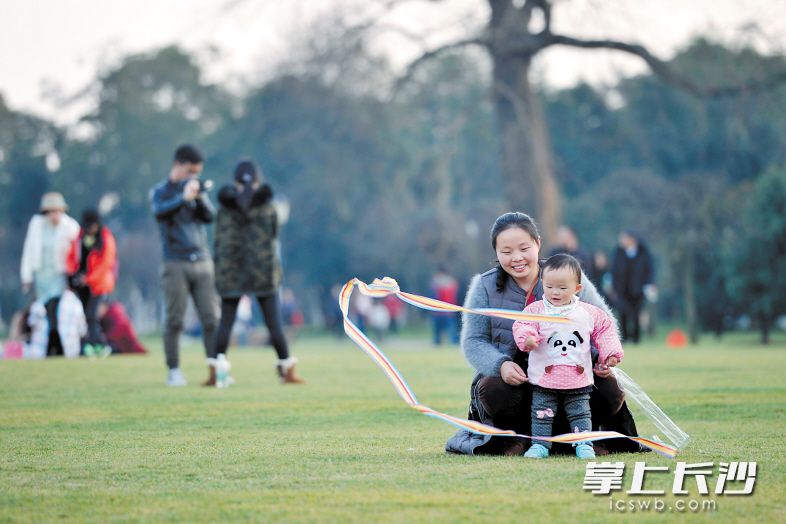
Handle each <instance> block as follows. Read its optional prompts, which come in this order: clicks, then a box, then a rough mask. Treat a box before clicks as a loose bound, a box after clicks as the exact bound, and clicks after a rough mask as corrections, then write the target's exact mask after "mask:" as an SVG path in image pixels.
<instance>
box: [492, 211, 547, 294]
mask: <svg viewBox="0 0 786 524" xmlns="http://www.w3.org/2000/svg"><path fill="white" fill-rule="evenodd" d="M514 227H517V228H519V229H523V230H524V231H526V232H527V233H528V234H529V236H531V237H532V239H533V240H535V241H537V240H538V239H539V238H540V234H538V226H536V225H535V221H534V220H532V217H530V216H529V215H527V214H526V213H520V212H518V211H512V212H510V213H505V214H504V215H502V216H500V217H498V218H497V219H496V220H495V221H494V225H493V226H491V247H492V248H494V250H496V249H497V237H498V236H499V234H500V233H502V232H503V231H505V230H506V229H512V228H514ZM508 276H509V275H508V274H507V272H505V270H504V269H502V266H501V265H500V264H499V261H497V291H499V292H500V293H501V292H502V290H503V289H505V283H506V282H507V281H508Z"/></svg>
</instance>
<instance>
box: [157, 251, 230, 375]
mask: <svg viewBox="0 0 786 524" xmlns="http://www.w3.org/2000/svg"><path fill="white" fill-rule="evenodd" d="M161 283H162V285H163V287H164V300H165V303H166V322H165V326H164V353H165V354H166V365H167V367H168V368H169V369H173V368H176V367H179V366H180V333H181V332H182V331H183V318H184V317H185V315H186V306H187V304H188V295H191V298H192V299H193V300H194V306H195V307H196V311H197V315H198V316H199V322H200V323H201V324H202V340H203V342H204V344H205V354H206V355H209V354H210V347H211V345H212V344H213V333H214V332H215V330H216V326H217V324H218V297H217V295H216V288H215V283H214V276H213V261H212V260H199V261H197V262H188V261H179V260H177V261H174V260H169V261H166V262H164V265H163V268H162V271H161Z"/></svg>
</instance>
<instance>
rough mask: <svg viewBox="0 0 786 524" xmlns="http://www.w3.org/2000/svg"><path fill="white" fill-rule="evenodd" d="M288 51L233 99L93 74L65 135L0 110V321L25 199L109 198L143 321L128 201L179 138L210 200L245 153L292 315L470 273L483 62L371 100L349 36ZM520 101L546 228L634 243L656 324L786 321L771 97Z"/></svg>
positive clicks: (483, 126)
mask: <svg viewBox="0 0 786 524" xmlns="http://www.w3.org/2000/svg"><path fill="white" fill-rule="evenodd" d="M331 42H332V43H331ZM295 55H296V56H297V58H296V59H294V58H293V61H292V62H291V63H290V64H288V65H287V66H284V67H282V68H281V70H280V71H279V73H278V74H276V75H274V76H273V77H272V78H270V79H268V80H266V81H264V82H259V83H258V84H257V85H249V86H247V88H246V89H245V90H244V91H243V92H242V93H237V92H231V91H229V90H228V89H226V88H224V87H223V86H221V85H217V84H211V83H208V82H207V81H206V80H205V79H204V75H203V72H202V70H201V68H200V66H199V65H198V62H197V60H196V59H195V57H193V56H191V55H189V54H188V53H186V52H184V51H183V50H181V49H178V48H174V47H169V48H164V49H160V50H157V51H155V52H151V53H146V54H140V55H134V56H129V57H127V58H125V59H124V60H123V61H122V63H120V64H118V65H117V66H116V67H114V68H111V69H109V70H106V71H104V72H103V73H101V74H100V75H99V77H98V78H96V80H95V82H94V83H93V85H92V86H91V89H90V90H88V92H87V93H86V94H85V95H84V96H89V97H92V98H91V99H92V100H95V104H94V107H93V109H92V110H91V111H89V112H88V113H87V114H85V115H84V117H83V118H82V119H81V120H80V122H79V123H78V124H76V125H73V126H69V127H59V126H57V125H55V124H54V123H52V122H48V121H46V120H43V119H40V118H36V117H33V116H31V115H27V114H24V113H19V112H15V111H12V110H10V109H8V108H7V107H6V106H5V104H4V103H3V102H2V99H0V248H1V249H2V251H0V253H2V254H1V255H0V267H2V272H0V275H2V279H1V280H0V300H1V302H0V305H2V312H3V315H4V317H5V319H6V320H7V319H8V317H9V316H10V314H11V313H12V312H13V311H14V310H15V309H16V308H17V307H19V306H20V305H21V300H22V297H21V294H20V291H19V280H18V279H19V276H18V264H19V257H20V254H21V247H22V241H23V238H24V234H25V230H26V225H27V222H28V220H29V218H30V216H31V215H32V214H33V213H35V212H36V210H37V206H38V202H39V198H40V195H41V194H42V193H43V192H44V191H46V190H57V191H61V192H62V193H63V194H64V195H65V197H66V199H67V201H68V202H69V204H70V205H71V208H72V215H74V216H78V215H79V213H80V211H81V209H83V208H84V207H86V206H95V205H97V204H98V202H99V201H100V200H102V199H103V201H104V202H105V203H111V202H112V201H116V202H117V205H116V206H114V207H113V209H112V211H111V212H110V213H109V215H108V217H107V221H108V223H109V225H110V227H112V228H113V230H114V231H115V233H116V236H117V238H118V245H119V257H120V275H121V277H120V281H119V288H118V291H117V294H118V295H119V297H120V298H121V300H124V301H125V302H127V303H129V302H130V303H131V304H130V305H131V306H132V308H131V309H132V311H134V312H135V313H136V315H137V316H139V315H141V314H142V313H144V312H149V313H151V314H152V313H154V312H155V309H156V307H157V306H156V304H157V301H158V264H157V261H158V260H159V259H160V258H159V257H160V247H159V241H158V236H157V231H156V228H155V224H154V221H153V219H152V217H151V216H150V212H149V209H148V191H149V189H150V188H151V187H152V186H153V185H154V184H155V183H156V182H158V181H159V180H161V179H163V178H164V177H166V175H167V173H168V169H169V165H170V163H171V155H172V151H173V149H174V147H175V146H176V145H177V144H178V143H181V142H191V143H195V144H197V145H199V146H200V147H201V148H202V149H203V150H204V151H205V153H206V154H207V162H206V169H205V174H204V175H203V176H204V177H205V178H210V179H213V180H214V181H215V182H216V183H217V184H221V183H224V182H226V181H229V180H230V173H231V169H232V167H233V165H234V163H235V162H236V160H237V159H238V158H239V157H241V156H252V157H254V158H255V159H256V160H257V161H258V162H259V164H260V165H261V167H262V168H263V170H264V173H265V176H266V177H267V178H268V180H269V181H270V182H271V183H272V185H273V187H274V190H275V191H276V193H277V195H278V196H279V197H285V198H286V199H287V201H288V202H289V204H290V216H289V222H288V223H287V225H286V226H285V227H284V229H283V238H282V249H283V257H284V261H285V271H286V282H287V285H289V286H290V287H293V288H294V289H295V290H296V292H297V294H298V296H299V297H300V298H301V301H303V302H304V305H306V306H307V307H306V314H307V316H308V317H311V318H315V317H316V312H317V311H318V307H317V304H319V301H320V297H322V296H323V295H324V293H325V292H326V290H327V289H328V288H329V287H330V285H332V284H334V283H338V282H342V283H343V282H344V281H346V280H347V279H349V278H350V277H352V276H358V277H361V278H364V279H370V278H373V277H375V276H380V275H390V276H394V277H396V278H397V279H398V280H399V282H400V283H401V284H402V287H405V288H406V289H407V290H412V291H416V292H418V291H419V292H425V291H426V290H427V283H428V279H429V277H430V275H431V274H432V273H433V271H434V270H435V269H436V267H437V266H438V265H444V266H445V267H447V268H448V270H449V271H450V272H451V273H453V274H454V275H456V276H458V277H460V278H462V279H464V280H465V281H466V280H467V279H468V278H469V277H470V276H471V275H472V274H474V273H477V272H480V271H483V270H485V269H487V268H488V267H490V265H491V260H492V258H493V254H492V252H491V250H490V246H489V244H488V228H489V227H490V225H491V223H492V221H493V219H494V218H495V217H496V216H497V215H498V214H500V213H502V212H504V211H507V210H508V209H507V204H506V202H507V199H506V192H507V191H509V188H508V186H507V182H506V181H505V180H503V176H502V173H501V172H502V168H501V166H500V160H499V158H500V156H499V150H500V148H501V147H502V144H501V141H500V136H499V131H498V126H497V122H496V121H495V118H496V115H495V107H494V101H493V99H492V97H490V96H489V92H490V84H491V81H492V78H491V74H490V71H491V67H490V64H489V62H488V59H487V58H485V56H483V55H481V54H479V53H478V52H476V51H473V50H472V49H456V50H455V51H452V52H448V53H443V54H441V55H439V56H437V57H435V58H433V59H432V60H429V61H428V62H425V63H424V64H423V65H422V66H421V67H419V68H418V69H417V71H415V72H414V74H413V75H412V78H411V79H410V81H409V82H408V83H406V84H405V85H404V86H403V87H402V88H401V89H400V90H399V91H398V93H397V95H396V96H395V97H391V96H390V93H391V89H390V86H391V85H393V84H394V83H395V74H394V72H393V71H392V69H391V67H390V66H389V64H387V63H386V62H385V61H384V60H383V59H380V58H379V57H377V56H374V55H372V54H370V53H369V52H367V51H366V49H365V47H364V45H363V43H362V41H360V40H358V41H352V40H348V39H343V40H340V39H335V40H333V41H328V42H327V43H326V42H322V44H321V45H320V46H319V47H318V49H317V48H311V47H309V46H308V45H304V46H303V48H302V49H300V50H298V53H295ZM668 65H669V66H670V67H671V68H673V70H674V71H677V72H678V73H679V74H681V75H682V76H684V77H686V78H690V79H692V80H693V81H695V82H697V83H699V84H701V83H707V84H713V83H715V84H717V83H719V82H717V80H728V79H730V78H731V79H732V80H733V79H734V78H740V79H745V78H750V76H751V74H755V75H766V74H767V73H768V72H780V71H782V70H783V69H784V65H786V64H784V58H783V57H782V56H763V55H760V54H758V53H757V52H756V51H754V50H752V49H749V48H746V47H741V48H728V47H724V46H721V45H718V44H715V43H713V42H711V41H708V40H704V39H698V40H695V41H694V42H693V43H692V44H691V45H690V46H689V47H687V48H686V49H684V50H682V51H681V52H680V53H678V54H677V56H675V57H674V58H673V59H672V60H671V61H670V62H669V64H668ZM537 96H538V97H539V99H540V103H541V105H542V106H543V110H544V114H545V121H546V122H547V123H548V133H549V140H550V142H551V145H552V147H553V149H554V159H555V165H554V176H555V179H556V181H557V184H558V186H559V190H560V192H561V194H562V201H563V216H564V219H565V222H566V223H568V224H570V225H572V226H573V227H574V229H575V230H576V231H577V232H578V234H579V236H580V238H581V239H582V246H583V247H584V248H585V249H591V250H594V249H601V250H604V251H606V252H610V251H611V249H612V248H613V246H614V244H615V242H616V237H617V234H618V232H619V231H620V230H621V229H624V228H635V229H638V230H639V231H641V232H642V233H643V234H644V236H645V238H646V239H647V240H648V242H649V244H650V246H651V248H652V250H653V252H654V254H655V256H656V259H657V268H658V285H659V288H660V290H661V300H660V306H661V309H662V311H661V313H662V314H663V315H665V316H666V317H667V318H672V319H688V320H691V319H694V320H695V321H694V322H693V323H692V326H693V329H694V334H695V335H697V334H698V331H699V330H700V329H704V330H712V331H715V332H716V333H721V332H722V331H723V330H724V329H726V328H728V326H729V325H730V324H729V322H730V320H731V319H733V318H734V317H736V316H738V315H741V314H746V315H750V316H751V317H752V318H754V320H755V321H756V322H757V325H758V326H759V327H760V328H761V329H762V333H763V335H764V336H765V337H766V334H767V333H768V332H769V329H770V328H771V326H772V323H773V320H774V319H775V318H776V317H777V316H778V315H779V314H784V313H786V300H785V299H784V298H782V295H783V294H782V293H778V289H779V288H781V287H782V285H783V284H786V282H785V281H786V271H783V270H782V269H786V267H784V265H786V213H785V212H784V211H785V210H784V207H785V206H786V159H785V158H784V154H785V152H786V88H783V87H780V88H776V89H772V90H768V91H762V92H758V91H757V92H751V93H748V94H745V93H743V94H742V95H740V96H737V97H733V98H697V97H695V96H693V95H691V94H688V93H686V92H683V91H680V90H677V89H674V88H673V87H670V86H668V85H665V84H663V83H662V82H660V81H659V80H658V79H657V78H656V77H654V76H652V75H650V74H644V75H640V76H637V77H634V78H629V79H624V80H622V81H620V82H619V83H617V84H616V85H614V86H609V87H607V88H604V89H599V88H595V87H592V86H589V85H578V86H575V87H572V88H569V89H560V90H553V89H548V88H546V87H544V86H539V87H538V89H537ZM526 184H527V182H526V181H522V185H523V186H524V187H523V191H527V190H528V188H527V187H526ZM522 211H529V210H526V209H524V210H522ZM535 218H536V220H537V218H538V217H537V216H536V217H535ZM544 240H545V241H546V242H547V243H548V242H549V240H550V239H548V238H545V239H544ZM134 304H136V305H137V307H134Z"/></svg>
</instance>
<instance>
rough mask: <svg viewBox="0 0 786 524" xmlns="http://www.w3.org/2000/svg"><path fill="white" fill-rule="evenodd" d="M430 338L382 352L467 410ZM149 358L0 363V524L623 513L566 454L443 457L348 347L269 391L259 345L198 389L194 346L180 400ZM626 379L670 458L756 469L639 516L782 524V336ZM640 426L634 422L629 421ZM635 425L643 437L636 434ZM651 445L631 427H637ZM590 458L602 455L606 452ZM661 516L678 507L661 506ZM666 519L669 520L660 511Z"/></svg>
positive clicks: (422, 395)
mask: <svg viewBox="0 0 786 524" xmlns="http://www.w3.org/2000/svg"><path fill="white" fill-rule="evenodd" d="M425 340H426V339H424V338H423V339H417V338H407V339H400V340H392V339H391V340H389V341H386V342H385V343H384V344H382V347H383V349H385V350H386V351H387V353H388V355H389V357H390V358H391V360H393V362H394V363H395V364H396V366H397V367H398V368H399V370H400V371H401V372H402V374H403V375H404V376H405V377H406V379H407V381H408V382H409V384H410V386H411V387H412V389H413V390H414V391H415V393H416V394H417V396H418V399H419V400H420V401H421V402H422V403H424V404H426V405H428V406H430V407H432V408H434V409H437V410H441V411H445V412H447V413H450V414H454V415H459V416H464V415H465V413H466V407H467V400H468V386H469V382H470V379H471V371H470V369H469V367H468V365H467V364H466V363H465V362H464V360H463V357H462V356H461V354H460V352H459V350H458V348H455V347H451V348H449V349H448V348H442V349H435V348H433V347H431V346H430V345H429V344H428V343H427V342H426V341H425ZM150 346H151V347H152V348H153V353H152V354H151V355H149V356H127V357H111V358H109V359H106V360H85V359H82V360H75V361H74V360H69V361H66V360H62V359H50V360H47V361H0V522H55V521H56V522H107V521H121V522H123V521H132V522H136V521H154V522H223V521H257V522H270V521H301V522H311V521H325V522H368V521H371V522H391V521H393V522H413V521H429V522H432V521H436V522H481V521H486V522H519V521H521V522H527V521H534V522H564V521H569V520H573V521H574V522H601V521H606V520H609V519H612V520H620V521H623V520H624V521H627V520H629V519H630V518H631V515H630V513H629V512H626V513H621V512H618V511H610V509H609V497H608V496H596V495H592V494H591V493H589V492H588V491H584V490H583V489H582V483H583V478H584V471H585V467H584V464H583V463H582V462H580V461H578V460H577V459H575V458H569V457H560V458H549V459H547V460H543V461H532V460H528V459H524V458H494V457H465V456H453V455H447V454H445V453H444V451H443V450H444V444H445V440H446V439H447V438H448V437H449V436H450V435H451V434H452V433H453V431H454V428H453V427H452V426H450V425H447V424H445V423H443V422H440V421H437V420H434V419H431V418H429V417H425V416H422V415H420V414H418V413H417V412H415V411H414V410H412V409H410V408H409V407H407V406H406V405H405V404H404V403H403V402H402V401H401V400H400V399H399V397H398V396H397V395H396V394H395V393H394V391H393V389H392V387H391V386H390V384H389V383H388V382H387V380H386V379H385V377H384V376H383V375H382V373H381V371H380V370H379V369H378V368H377V367H376V366H375V365H374V364H373V363H372V362H371V361H370V360H369V359H368V358H367V357H366V356H365V355H364V354H363V353H362V352H361V351H360V350H359V349H358V348H357V347H356V346H354V345H353V344H352V343H351V342H349V341H348V340H347V339H343V340H340V341H336V340H335V339H333V338H327V337H323V338H319V337H308V338H302V339H301V340H300V341H298V342H296V343H295V344H294V346H293V353H294V354H295V355H297V356H298V357H299V358H300V360H301V365H300V372H301V374H302V376H303V377H304V378H306V379H307V380H308V384H307V385H305V386H286V387H284V386H281V385H279V384H278V382H277V381H276V380H275V378H274V374H273V364H274V361H275V360H274V355H273V352H272V351H271V350H269V349H264V350H263V349H259V348H253V349H249V348H242V349H233V350H232V352H231V353H230V358H231V361H232V363H233V366H234V369H233V375H234V376H235V378H236V380H237V384H236V385H235V386H233V387H232V388H230V389H227V390H219V389H205V388H201V387H200V386H198V383H199V381H201V380H203V379H204V377H205V375H206V366H205V365H204V360H203V358H202V355H201V354H200V352H199V349H198V347H197V346H196V345H193V344H192V345H186V346H185V347H184V349H183V355H182V359H183V368H184V371H185V373H186V376H187V377H188V379H189V381H190V383H189V386H188V387H186V388H179V389H170V388H167V387H166V386H165V385H164V379H165V369H164V364H163V357H162V354H161V347H160V342H159V340H158V339H152V340H151V341H150ZM624 369H625V370H626V371H627V372H628V374H630V375H631V376H632V377H633V378H634V379H636V380H637V381H638V382H639V383H640V384H641V385H642V386H643V387H644V389H645V390H646V391H647V392H648V393H649V395H650V396H651V397H652V398H653V399H654V400H655V401H656V402H658V403H659V405H660V406H661V407H662V408H663V409H664V410H665V411H666V412H667V413H668V414H669V415H670V416H671V417H672V418H673V419H674V420H675V421H676V422H677V423H678V424H680V426H681V427H682V428H683V429H684V430H685V431H687V432H688V433H689V434H690V435H691V436H692V442H691V444H690V445H689V447H688V448H687V449H686V450H685V452H684V453H683V454H681V455H680V456H679V458H678V460H684V461H687V462H693V463H696V462H714V463H715V472H716V473H715V474H714V475H713V476H712V477H711V478H710V479H709V480H710V490H711V491H712V490H713V488H714V486H715V480H716V478H717V467H718V464H719V462H720V461H733V460H737V461H757V462H758V465H759V470H758V478H757V482H756V490H755V493H754V494H753V495H752V496H749V497H723V496H715V495H710V496H707V497H702V496H699V495H698V493H697V488H696V484H695V482H693V481H692V480H690V481H689V482H688V483H687V484H686V485H687V486H688V489H689V490H690V491H691V494H690V495H689V496H688V497H685V500H692V499H695V500H698V501H700V502H701V501H706V500H714V501H715V503H716V505H717V506H716V509H715V510H714V511H706V512H698V513H691V512H690V511H686V512H685V513H682V514H679V513H676V512H673V513H670V514H668V516H667V515H666V514H659V513H656V512H655V511H653V510H650V511H646V512H637V514H636V515H635V517H636V518H637V519H638V520H644V521H650V520H656V521H662V520H663V519H664V518H668V519H669V520H670V521H671V520H674V519H675V517H676V519H677V520H703V521H709V520H710V519H714V520H720V521H723V522H727V521H736V522H740V521H751V522H754V521H757V522H784V519H786V501H785V499H786V496H785V495H784V493H786V454H785V453H784V434H786V421H785V420H786V380H784V372H785V371H786V339H785V338H784V337H783V336H782V335H779V336H776V338H775V340H774V342H773V344H771V345H770V346H768V347H763V346H760V345H758V342H757V335H755V334H750V335H733V336H729V337H727V338H724V339H723V340H722V341H720V342H718V341H715V340H714V339H711V338H705V339H704V341H703V343H702V344H701V345H700V346H699V347H693V348H689V349H685V350H668V349H666V348H665V347H664V346H663V345H662V344H661V343H659V342H658V343H656V342H649V343H645V344H643V345H641V346H639V347H628V348H627V354H626V359H625V362H624ZM641 426H642V428H646V426H647V425H646V424H645V423H644V422H643V421H642V422H641ZM646 431H648V429H647V430H646ZM643 433H644V431H643ZM614 459H615V460H616V459H619V460H624V461H625V462H626V463H627V467H628V473H627V474H626V477H625V482H624V483H623V491H622V492H615V493H614V495H613V497H614V500H620V499H621V500H623V501H625V502H624V503H625V504H627V503H628V502H629V501H631V500H634V501H635V500H650V501H654V499H655V498H656V497H639V498H638V499H637V498H634V497H628V496H626V495H625V493H624V490H627V489H629V488H630V480H631V476H632V468H633V464H634V462H636V461H646V463H647V466H664V465H665V466H670V467H671V469H672V472H668V473H649V474H648V476H647V477H646V478H647V482H646V485H645V489H664V490H666V492H667V493H669V492H670V491H671V483H672V482H673V468H674V466H675V464H676V461H671V460H669V459H667V458H664V457H661V456H658V455H655V454H654V453H647V454H626V455H616V456H615V457H614ZM602 460H603V459H602ZM664 499H665V502H666V503H667V504H673V503H675V498H674V497H673V496H671V495H667V496H665V497H664ZM666 513H668V511H666Z"/></svg>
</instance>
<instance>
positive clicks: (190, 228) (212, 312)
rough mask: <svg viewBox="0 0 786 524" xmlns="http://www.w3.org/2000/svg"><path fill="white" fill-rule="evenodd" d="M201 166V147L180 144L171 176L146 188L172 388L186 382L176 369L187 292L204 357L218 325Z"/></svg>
mask: <svg viewBox="0 0 786 524" xmlns="http://www.w3.org/2000/svg"><path fill="white" fill-rule="evenodd" d="M202 167H203V158H202V154H201V153H200V152H199V150H198V149H196V148H195V147H194V146H191V145H182V146H180V147H178V148H177V150H176V151H175V158H174V163H173V164H172V168H171V169H170V171H169V177H167V179H166V180H164V181H163V182H161V183H160V184H158V185H157V186H155V187H154V188H153V189H152V190H151V192H150V202H151V207H152V210H153V214H154V215H155V217H156V220H157V221H158V229H159V232H160V233H161V244H162V248H163V256H164V261H163V267H162V271H161V283H162V287H163V290H164V298H165V302H166V322H165V327H164V352H165V354H166V365H167V367H168V368H169V374H168V376H167V384H168V385H170V386H185V385H186V378H185V377H184V376H183V373H182V372H181V371H180V354H179V351H180V350H179V338H180V333H181V332H182V331H183V317H184V316H185V313H186V302H187V300H188V296H189V295H191V298H192V299H193V301H194V306H195V307H196V310H197V314H198V315H199V321H200V323H201V324H202V338H203V341H204V345H205V353H206V354H208V355H209V353H210V347H211V345H212V342H213V335H214V333H215V329H216V323H217V312H216V294H215V285H214V278H213V261H212V260H211V258H210V252H209V250H208V246H207V227H206V226H207V224H209V223H211V222H212V221H213V215H214V209H213V205H212V204H211V203H210V199H209V198H208V196H207V194H206V193H205V191H204V190H203V187H202V184H200V182H199V179H198V177H199V175H200V173H201V172H202Z"/></svg>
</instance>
